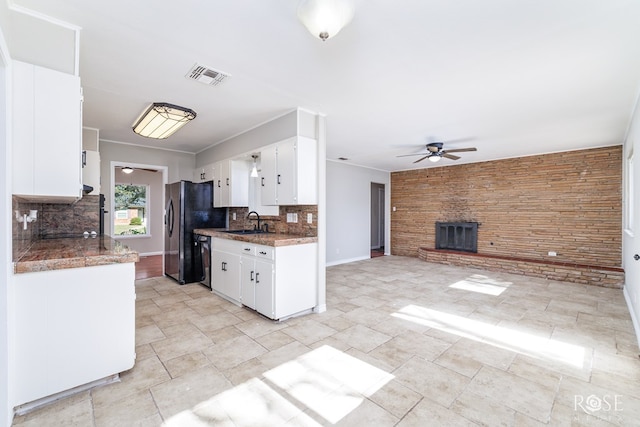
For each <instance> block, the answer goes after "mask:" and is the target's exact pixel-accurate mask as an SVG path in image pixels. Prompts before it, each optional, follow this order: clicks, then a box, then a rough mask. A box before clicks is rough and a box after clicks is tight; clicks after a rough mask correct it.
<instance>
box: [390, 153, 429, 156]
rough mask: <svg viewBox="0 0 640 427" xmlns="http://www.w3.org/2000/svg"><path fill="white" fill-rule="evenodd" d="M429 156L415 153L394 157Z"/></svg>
mask: <svg viewBox="0 0 640 427" xmlns="http://www.w3.org/2000/svg"><path fill="white" fill-rule="evenodd" d="M425 154H426V155H429V154H431V153H415V154H401V155H399V156H396V157H409V156H424V155H425Z"/></svg>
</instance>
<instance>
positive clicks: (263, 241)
mask: <svg viewBox="0 0 640 427" xmlns="http://www.w3.org/2000/svg"><path fill="white" fill-rule="evenodd" d="M228 231H229V230H228V229H226V228H197V229H195V230H193V232H194V233H195V234H199V235H202V236H210V237H217V238H220V239H227V240H237V241H239V242H248V243H255V244H257V245H265V246H274V247H279V246H291V245H303V244H305V243H317V242H318V237H317V236H301V235H299V234H284V233H260V234H234V233H228Z"/></svg>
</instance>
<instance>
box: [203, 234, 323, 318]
mask: <svg viewBox="0 0 640 427" xmlns="http://www.w3.org/2000/svg"><path fill="white" fill-rule="evenodd" d="M212 248H213V249H212V252H211V254H212V255H211V259H212V264H211V265H212V268H213V273H212V288H213V290H214V292H216V293H217V294H220V295H222V296H223V297H225V298H227V299H229V300H231V301H233V302H238V303H240V304H242V305H244V306H246V307H249V308H251V309H253V310H256V311H257V312H258V313H260V314H262V315H264V316H266V317H269V318H271V319H275V320H279V319H285V318H288V317H291V316H294V315H296V314H300V313H303V312H306V311H310V310H311V309H313V308H314V307H315V306H316V301H317V276H318V274H317V269H316V259H317V254H318V245H317V243H307V244H301V245H291V246H276V247H272V246H264V245H257V244H252V243H245V242H239V241H233V240H226V239H220V238H213V239H212ZM232 255H235V257H237V258H234V257H233V256H232ZM223 262H224V263H226V264H225V266H224V268H225V269H226V270H223V269H222V268H223V265H222V263H223ZM216 263H217V264H216ZM233 263H237V264H235V265H234V266H232V265H231V264H233ZM230 271H231V272H234V271H237V272H239V277H236V275H235V273H232V274H228V273H229V272H230ZM216 272H218V274H216ZM235 295H239V296H238V297H235Z"/></svg>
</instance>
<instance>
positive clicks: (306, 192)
mask: <svg viewBox="0 0 640 427" xmlns="http://www.w3.org/2000/svg"><path fill="white" fill-rule="evenodd" d="M260 157H261V167H262V171H261V174H260V185H261V194H260V195H261V199H262V204H263V205H315V204H317V203H318V177H317V174H318V154H317V142H316V140H315V139H310V138H305V137H301V136H297V137H293V138H289V139H286V140H284V141H280V142H278V143H276V144H274V145H270V146H268V147H265V148H263V149H262V151H261V152H260Z"/></svg>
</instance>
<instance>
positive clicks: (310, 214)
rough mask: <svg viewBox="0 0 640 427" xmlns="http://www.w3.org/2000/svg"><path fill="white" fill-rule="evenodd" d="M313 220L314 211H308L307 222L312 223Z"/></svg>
mask: <svg viewBox="0 0 640 427" xmlns="http://www.w3.org/2000/svg"><path fill="white" fill-rule="evenodd" d="M312 222H313V214H312V213H308V214H307V223H309V224H311V223H312Z"/></svg>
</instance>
